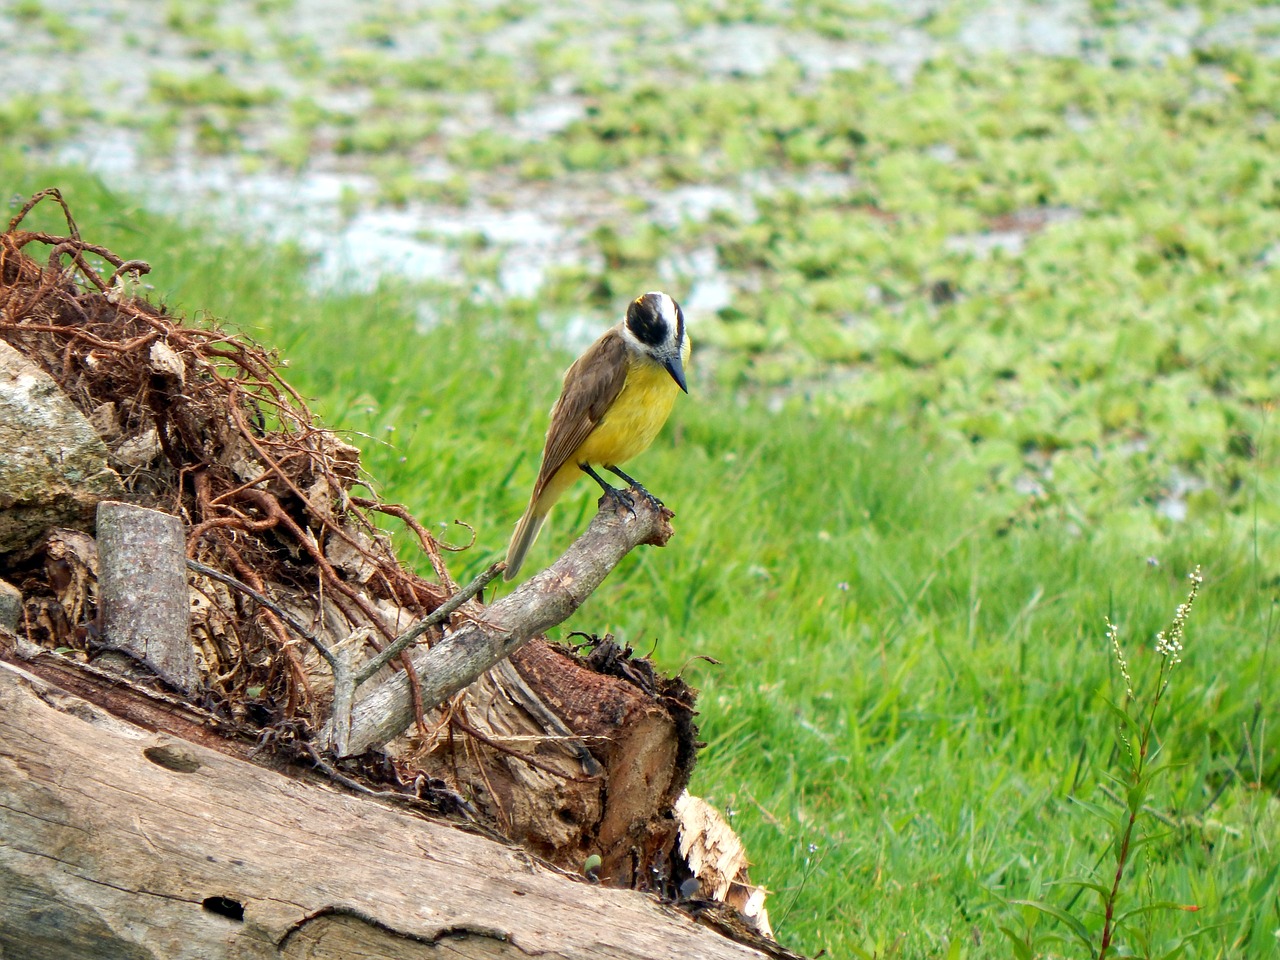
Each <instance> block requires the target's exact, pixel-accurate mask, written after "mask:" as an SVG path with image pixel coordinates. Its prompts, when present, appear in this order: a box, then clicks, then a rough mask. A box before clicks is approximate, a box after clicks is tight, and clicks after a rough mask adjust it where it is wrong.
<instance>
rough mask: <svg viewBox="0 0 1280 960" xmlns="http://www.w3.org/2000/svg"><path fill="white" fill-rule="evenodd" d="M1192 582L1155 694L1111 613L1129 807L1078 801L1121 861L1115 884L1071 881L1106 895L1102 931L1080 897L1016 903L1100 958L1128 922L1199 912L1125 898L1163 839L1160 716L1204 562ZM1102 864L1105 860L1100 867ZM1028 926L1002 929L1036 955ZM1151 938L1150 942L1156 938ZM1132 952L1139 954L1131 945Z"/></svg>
mask: <svg viewBox="0 0 1280 960" xmlns="http://www.w3.org/2000/svg"><path fill="white" fill-rule="evenodd" d="M1188 579H1189V580H1190V581H1191V588H1190V590H1189V591H1188V593H1187V599H1186V600H1185V601H1184V602H1183V603H1180V604H1179V605H1178V608H1177V610H1175V611H1174V614H1173V619H1172V621H1171V622H1170V624H1169V626H1168V628H1167V629H1165V630H1161V631H1160V632H1159V633H1157V634H1156V638H1155V653H1156V655H1157V656H1158V658H1159V659H1158V661H1157V669H1156V676H1155V678H1154V681H1153V683H1152V684H1151V688H1150V689H1149V690H1147V691H1143V692H1139V690H1138V689H1137V688H1136V686H1135V682H1134V679H1133V674H1132V673H1131V672H1130V670H1129V661H1128V659H1127V658H1126V657H1125V654H1124V648H1123V647H1122V646H1121V643H1120V628H1119V627H1118V626H1117V625H1116V624H1115V623H1114V622H1112V620H1111V618H1110V617H1107V618H1106V625H1107V640H1108V641H1109V643H1110V644H1111V650H1112V653H1113V654H1114V656H1115V661H1116V667H1117V669H1119V671H1120V677H1121V680H1122V681H1123V683H1124V700H1123V701H1122V702H1121V703H1119V704H1117V703H1115V702H1113V701H1110V700H1108V701H1107V707H1108V710H1109V712H1110V714H1111V716H1112V717H1113V719H1114V720H1115V721H1116V736H1117V741H1118V742H1117V748H1118V749H1117V750H1116V751H1115V753H1114V754H1113V755H1114V756H1115V757H1117V758H1118V760H1119V763H1120V766H1121V770H1120V771H1119V772H1118V773H1116V774H1112V775H1110V779H1111V780H1112V781H1113V783H1114V784H1115V787H1116V788H1117V789H1116V790H1115V791H1114V793H1111V791H1108V793H1109V794H1111V795H1112V796H1114V797H1115V798H1117V799H1119V800H1120V801H1121V804H1122V809H1121V810H1120V811H1119V813H1118V814H1117V813H1116V812H1115V811H1114V810H1112V809H1110V808H1107V807H1103V806H1100V805H1098V804H1092V803H1087V802H1084V801H1079V800H1078V801H1077V802H1078V803H1080V804H1081V805H1082V806H1084V807H1085V808H1086V809H1088V810H1089V811H1090V812H1092V813H1094V814H1095V815H1097V816H1098V817H1099V818H1101V819H1102V820H1104V821H1105V822H1107V823H1108V824H1110V825H1111V826H1112V827H1113V828H1114V831H1115V834H1114V839H1113V840H1112V842H1111V844H1110V845H1109V847H1108V850H1107V853H1104V857H1103V859H1105V858H1106V856H1107V854H1110V856H1111V857H1112V858H1113V860H1114V863H1115V872H1114V874H1113V875H1111V877H1110V882H1109V883H1106V882H1102V881H1100V880H1093V879H1076V880H1069V881H1064V882H1065V883H1067V884H1069V885H1073V886H1077V887H1079V888H1080V889H1081V890H1082V891H1088V892H1092V893H1094V894H1096V895H1097V896H1098V900H1099V903H1100V906H1101V910H1102V929H1101V932H1098V933H1095V931H1094V930H1092V929H1090V926H1089V924H1088V923H1086V922H1085V920H1083V919H1081V918H1080V917H1079V916H1077V915H1075V914H1073V913H1072V912H1071V910H1070V906H1071V905H1073V904H1074V903H1075V898H1073V899H1072V901H1071V903H1070V904H1068V907H1066V908H1063V907H1060V906H1057V905H1056V904H1052V903H1048V902H1046V901H1042V900H1014V901H1012V902H1013V903H1014V904H1017V905H1019V906H1022V907H1024V908H1029V909H1030V910H1031V911H1032V912H1038V913H1041V914H1045V915H1047V916H1050V917H1052V918H1054V919H1055V920H1057V921H1059V922H1060V923H1061V924H1062V925H1063V926H1065V927H1066V928H1067V930H1069V931H1070V933H1071V935H1072V936H1073V937H1074V938H1075V939H1076V940H1078V941H1079V942H1080V943H1081V944H1082V945H1083V946H1084V947H1086V948H1088V949H1089V951H1090V956H1092V957H1094V958H1096V960H1105V958H1106V957H1108V956H1110V955H1113V954H1115V953H1117V951H1118V950H1119V949H1120V945H1119V943H1118V937H1119V934H1120V931H1121V928H1122V927H1125V926H1126V925H1128V924H1129V922H1130V921H1133V920H1136V919H1138V918H1141V917H1149V916H1150V915H1152V914H1155V913H1157V912H1159V911H1167V910H1183V911H1189V912H1195V911H1197V910H1199V907H1198V906H1196V905H1195V904H1182V903H1176V902H1174V901H1169V900H1154V901H1149V902H1146V903H1139V904H1137V905H1135V906H1127V905H1126V904H1125V899H1127V898H1123V897H1122V896H1121V893H1122V890H1121V888H1122V885H1123V884H1124V881H1125V879H1126V877H1129V878H1130V880H1131V882H1132V877H1133V874H1134V872H1135V868H1136V866H1137V861H1136V854H1137V853H1138V852H1139V850H1140V849H1142V848H1143V847H1145V846H1146V845H1148V844H1150V843H1152V842H1153V841H1155V840H1158V839H1159V838H1160V837H1161V836H1162V834H1160V833H1157V832H1154V831H1150V830H1145V829H1143V826H1142V824H1143V821H1145V820H1147V819H1151V818H1152V817H1153V816H1154V815H1153V812H1152V810H1151V808H1150V807H1149V805H1148V800H1149V798H1150V797H1151V793H1152V784H1153V783H1154V782H1155V780H1156V779H1157V778H1158V777H1160V776H1161V775H1163V774H1165V773H1166V772H1168V771H1169V769H1170V768H1171V764H1170V763H1169V762H1168V761H1167V760H1166V761H1165V762H1163V763H1158V762H1157V757H1158V755H1159V752H1160V751H1159V748H1158V746H1157V742H1158V731H1157V723H1156V721H1157V717H1158V716H1159V715H1160V704H1161V701H1162V700H1163V699H1164V695H1165V693H1166V691H1167V690H1168V689H1169V680H1170V677H1171V676H1172V674H1173V671H1174V668H1175V667H1177V666H1178V664H1180V663H1181V662H1182V644H1183V639H1184V637H1185V635H1186V626H1187V620H1188V618H1189V617H1190V615H1191V608H1192V607H1193V606H1194V605H1195V602H1196V596H1197V595H1198V593H1199V590H1200V585H1201V584H1202V583H1203V582H1204V578H1203V577H1202V576H1201V573H1200V568H1199V567H1198V566H1197V567H1196V569H1195V570H1194V571H1193V572H1192V573H1191V574H1190V575H1189V577H1188ZM1101 862H1102V861H1101V860H1100V861H1099V866H1100V865H1101ZM1024 919H1025V918H1024ZM1026 927H1027V932H1026V934H1025V935H1024V936H1022V937H1019V936H1018V935H1017V934H1015V933H1014V932H1013V931H1012V930H1011V929H1009V928H1008V927H1002V928H1001V929H1002V930H1003V931H1004V933H1005V935H1006V936H1008V937H1009V939H1010V940H1011V941H1012V942H1013V944H1014V949H1015V953H1016V954H1017V955H1018V957H1019V958H1026V960H1030V958H1031V957H1032V956H1034V953H1033V951H1032V946H1033V944H1034V943H1035V942H1036V939H1035V938H1034V937H1033V936H1032V935H1031V931H1032V927H1033V924H1031V923H1027V924H1026ZM1202 932H1203V930H1196V931H1194V932H1192V933H1191V934H1189V935H1187V936H1183V937H1179V938H1176V939H1174V940H1173V941H1171V942H1167V943H1164V944H1163V945H1161V946H1160V947H1159V948H1158V949H1155V950H1153V949H1152V945H1151V944H1150V943H1149V942H1148V943H1145V944H1143V945H1142V946H1143V949H1142V950H1141V953H1140V954H1138V955H1142V956H1147V957H1159V958H1160V960H1172V958H1173V957H1176V956H1178V955H1179V954H1181V952H1182V950H1183V949H1184V947H1185V946H1186V944H1187V943H1188V941H1189V940H1190V939H1192V938H1193V937H1195V936H1198V935H1199V934H1200V933H1202ZM1095 937H1096V948H1095ZM1144 939H1147V940H1148V941H1149V939H1150V938H1149V937H1146V938H1144ZM1124 955H1134V954H1133V952H1132V951H1128V950H1126V951H1125V954H1124Z"/></svg>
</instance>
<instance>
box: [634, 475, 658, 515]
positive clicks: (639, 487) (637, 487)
mask: <svg viewBox="0 0 1280 960" xmlns="http://www.w3.org/2000/svg"><path fill="white" fill-rule="evenodd" d="M631 489H632V490H634V491H635V492H636V493H638V494H639V495H640V496H642V497H644V500H645V502H646V503H647V504H649V506H651V507H653V508H654V509H655V510H661V509H662V508H663V507H664V506H666V504H664V503H663V502H662V501H661V500H659V499H658V498H657V497H655V496H654V495H653V494H652V493H650V492H649V491H648V490H646V489H645V488H644V485H643V484H640V483H637V482H635V481H634V480H633V481H632V482H631Z"/></svg>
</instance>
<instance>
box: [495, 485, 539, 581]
mask: <svg viewBox="0 0 1280 960" xmlns="http://www.w3.org/2000/svg"><path fill="white" fill-rule="evenodd" d="M550 509H551V506H550V504H540V503H539V502H538V499H537V498H535V499H533V500H531V501H530V502H529V507H528V509H526V510H525V512H524V516H523V517H521V518H520V522H519V523H517V524H516V532H515V533H514V534H512V536H511V545H510V546H508V547H507V570H506V573H504V574H503V575H502V578H503V579H504V580H514V579H515V576H516V574H517V573H519V572H520V565H521V564H522V563H524V555H525V554H526V553H528V552H529V548H530V547H532V546H533V541H535V540H537V539H538V531H539V530H541V529H542V521H544V520H546V519H547V513H548V512H549V511H550Z"/></svg>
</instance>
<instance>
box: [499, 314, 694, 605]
mask: <svg viewBox="0 0 1280 960" xmlns="http://www.w3.org/2000/svg"><path fill="white" fill-rule="evenodd" d="M690 349H691V348H690V342H689V335H688V333H687V332H686V331H685V321H684V311H683V310H681V309H680V304H678V303H676V301H675V300H673V299H672V298H671V297H670V296H669V295H667V294H665V293H662V292H660V291H652V292H649V293H644V294H641V295H640V296H638V297H636V298H635V299H634V300H632V301H631V303H630V304H628V305H627V314H626V317H625V318H624V319H623V320H622V321H621V322H619V323H618V324H617V325H615V326H613V327H611V328H610V329H608V330H606V331H605V332H604V333H603V334H602V335H601V336H600V338H599V339H598V340H596V342H595V343H593V344H591V346H589V347H588V348H587V349H586V351H585V352H584V353H583V354H582V356H580V357H579V358H578V359H577V360H575V361H574V363H573V365H572V366H570V367H569V369H568V370H567V371H565V375H564V384H563V386H562V387H561V390H560V398H559V399H558V400H556V402H555V405H554V406H553V407H552V408H551V423H550V425H549V426H548V427H547V441H546V445H545V446H544V447H543V451H542V467H541V468H540V469H539V470H538V479H537V480H536V481H535V482H534V484H533V493H532V494H531V495H530V497H529V506H528V507H527V508H526V509H525V511H524V515H523V516H522V517H521V518H520V522H519V523H517V524H516V530H515V533H514V534H513V535H512V537H511V544H510V546H508V547H507V569H506V572H505V574H504V577H505V579H507V580H512V579H514V578H515V576H516V574H517V573H518V572H519V571H520V565H521V564H522V563H523V562H524V557H525V554H526V553H528V551H529V548H530V547H531V546H533V541H534V540H535V539H536V538H537V536H538V531H539V530H540V529H541V528H542V524H543V521H544V520H546V518H547V514H548V512H550V510H551V507H552V505H553V504H555V502H556V501H557V500H559V499H560V497H561V495H563V494H564V492H565V491H566V490H568V489H569V487H571V486H572V485H573V483H574V481H575V480H577V479H578V477H580V476H581V475H582V474H583V473H585V474H586V475H587V476H589V477H591V478H592V479H593V480H595V482H596V483H598V484H600V486H601V488H602V489H603V490H604V492H605V495H606V496H613V497H614V498H616V499H619V500H621V501H622V502H623V503H624V504H628V505H630V504H631V503H632V501H631V500H630V497H629V495H628V494H626V493H624V492H623V491H621V490H618V489H616V488H614V487H613V486H611V485H610V484H609V483H607V482H606V481H605V480H604V479H603V478H601V476H600V474H598V473H596V471H595V470H594V469H593V465H595V466H601V467H603V468H604V469H605V470H608V471H609V472H610V473H612V474H614V475H615V476H617V477H620V478H621V479H623V480H625V481H626V482H627V484H628V485H629V486H630V487H633V488H635V489H637V490H638V491H639V492H641V493H642V494H644V495H645V496H652V495H651V494H649V492H648V491H647V490H645V489H644V487H642V486H641V485H640V484H639V483H638V482H637V481H636V480H635V479H634V478H632V477H630V476H628V475H627V474H625V473H623V472H622V471H621V470H620V469H618V467H619V464H622V463H625V462H626V461H628V460H630V459H631V458H632V457H634V456H637V455H638V454H640V453H643V452H644V451H645V450H646V449H648V447H649V444H651V443H653V438H654V437H656V436H657V435H658V431H659V430H661V429H662V425H663V424H664V423H666V422H667V417H668V416H669V415H670V414H671V408H672V406H674V404H675V399H676V394H677V393H678V392H679V391H684V392H685V393H686V394H687V393H688V392H689V385H688V383H687V382H686V380H685V365H686V364H687V363H688V362H689V353H690Z"/></svg>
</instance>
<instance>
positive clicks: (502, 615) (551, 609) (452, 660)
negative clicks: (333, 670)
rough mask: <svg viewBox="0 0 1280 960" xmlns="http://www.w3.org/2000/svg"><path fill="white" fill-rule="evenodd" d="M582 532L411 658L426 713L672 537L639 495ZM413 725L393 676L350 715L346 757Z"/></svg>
mask: <svg viewBox="0 0 1280 960" xmlns="http://www.w3.org/2000/svg"><path fill="white" fill-rule="evenodd" d="M601 503H602V509H601V510H600V511H599V512H598V513H597V514H596V515H595V517H594V519H592V521H591V524H590V526H588V527H587V531H586V533H584V534H583V535H582V536H580V537H579V538H578V539H577V540H575V541H574V543H573V545H572V546H570V547H569V549H568V551H566V552H565V554H564V556H562V557H561V558H560V559H559V560H557V561H556V562H555V563H554V564H552V565H551V566H550V567H548V568H547V569H546V570H544V571H543V572H542V573H540V574H538V575H537V576H536V577H533V578H532V579H530V580H528V581H527V582H526V583H524V584H522V585H521V586H520V587H519V588H518V589H516V590H515V591H513V592H512V593H511V594H510V595H508V596H506V597H504V598H502V599H501V600H499V601H498V602H497V603H494V604H493V605H491V606H488V607H485V608H484V619H483V621H478V622H475V623H471V624H468V625H466V626H464V627H461V628H460V629H458V630H456V631H455V632H453V633H451V634H449V635H448V636H446V637H445V638H444V639H443V640H441V641H440V642H439V643H437V644H434V645H433V646H432V647H430V648H429V649H420V650H418V651H416V652H415V653H414V654H412V656H411V659H412V662H413V666H414V668H415V669H416V671H417V673H418V677H419V683H420V687H421V699H422V704H423V706H424V707H431V706H434V705H436V704H439V703H443V702H444V701H445V700H447V699H448V698H449V697H451V696H453V695H454V694H455V693H457V692H458V691H459V690H461V689H462V688H464V687H466V686H467V685H468V684H470V683H471V682H472V681H474V680H475V679H476V678H477V677H478V676H480V674H482V673H484V671H486V670H488V669H489V668H490V667H491V666H493V665H494V664H495V663H497V662H498V661H499V660H502V659H503V658H505V657H509V656H511V654H512V653H514V652H515V651H516V650H519V649H520V647H521V646H523V645H524V644H525V643H526V642H528V640H529V639H530V638H531V637H533V636H535V635H537V634H539V633H542V632H543V631H544V630H546V629H548V628H549V627H553V626H555V625H556V624H558V623H561V622H563V621H564V620H566V619H567V618H568V617H569V615H570V614H572V613H573V612H574V611H575V610H577V609H578V607H580V606H582V604H583V602H584V601H585V600H586V599H587V597H589V596H590V595H591V592H592V591H593V590H595V588H596V587H598V586H600V584H601V582H603V580H604V578H605V577H606V576H608V575H609V572H610V571H611V570H612V569H613V568H614V567H615V566H617V565H618V561H619V560H621V559H622V558H623V557H624V556H626V554H627V553H628V552H629V551H630V550H632V549H634V548H635V547H637V546H639V545H640V544H642V543H650V544H655V545H658V546H661V545H663V544H665V543H666V542H667V540H668V539H670V537H671V534H672V530H671V523H670V520H671V517H672V516H673V514H672V513H671V511H670V510H668V509H667V508H666V507H664V506H662V505H661V504H659V503H657V502H656V501H652V500H649V499H647V498H645V497H643V496H636V497H635V506H634V508H631V507H627V506H624V505H622V504H619V503H618V502H617V501H616V500H605V499H602V501H601ZM412 722H413V699H412V694H411V692H410V687H409V681H408V678H407V677H406V676H405V675H404V674H403V673H400V674H396V675H395V676H393V677H391V678H390V679H388V680H386V681H384V682H383V683H382V684H380V685H379V686H377V687H375V688H374V689H373V690H371V691H369V692H368V693H367V694H366V695H365V696H364V697H362V698H360V699H359V700H358V701H357V702H356V705H355V708H354V710H353V711H352V716H351V731H350V735H349V739H348V744H347V750H346V755H352V754H358V753H362V752H364V751H365V750H368V749H370V748H371V747H377V746H381V745H382V744H384V743H386V742H387V741H389V740H391V739H392V738H394V737H396V736H399V735H400V734H401V733H403V732H404V730H405V729H406V728H407V727H408V726H409V724H411V723H412Z"/></svg>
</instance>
